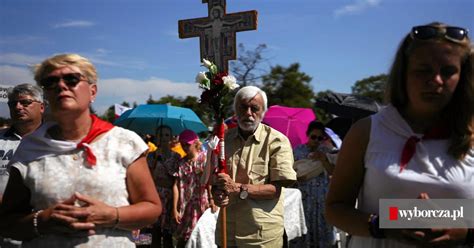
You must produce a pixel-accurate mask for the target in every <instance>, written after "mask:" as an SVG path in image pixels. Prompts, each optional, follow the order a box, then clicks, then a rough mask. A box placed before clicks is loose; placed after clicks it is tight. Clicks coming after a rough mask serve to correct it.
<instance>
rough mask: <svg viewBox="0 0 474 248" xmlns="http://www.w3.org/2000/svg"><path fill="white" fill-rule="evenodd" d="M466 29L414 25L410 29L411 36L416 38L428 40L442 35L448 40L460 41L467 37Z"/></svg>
mask: <svg viewBox="0 0 474 248" xmlns="http://www.w3.org/2000/svg"><path fill="white" fill-rule="evenodd" d="M467 33H468V30H467V29H465V28H460V27H434V26H416V27H413V28H412V30H411V37H412V38H413V39H418V40H429V39H433V38H437V37H440V36H441V37H444V38H446V39H448V40H450V41H454V42H461V41H463V40H464V39H465V38H467Z"/></svg>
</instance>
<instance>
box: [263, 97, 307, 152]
mask: <svg viewBox="0 0 474 248" xmlns="http://www.w3.org/2000/svg"><path fill="white" fill-rule="evenodd" d="M315 119H316V116H315V115H314V112H313V110H312V109H310V108H292V107H285V106H279V105H273V106H270V107H269V108H268V111H267V113H266V114H265V117H264V118H263V123H265V124H267V125H269V126H270V127H273V128H274V129H276V130H278V131H280V132H281V133H283V134H284V135H286V137H288V139H289V140H290V142H291V146H292V147H293V148H295V147H296V146H297V145H299V144H305V143H306V142H307V141H308V137H307V136H306V129H307V128H308V125H309V123H310V122H311V121H313V120H315Z"/></svg>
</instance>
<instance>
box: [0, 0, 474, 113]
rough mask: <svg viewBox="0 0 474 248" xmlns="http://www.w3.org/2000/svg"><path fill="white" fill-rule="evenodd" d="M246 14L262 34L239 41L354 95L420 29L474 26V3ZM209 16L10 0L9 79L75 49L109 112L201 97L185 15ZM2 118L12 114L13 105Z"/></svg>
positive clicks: (250, 0)
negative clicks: (95, 76) (95, 77)
mask: <svg viewBox="0 0 474 248" xmlns="http://www.w3.org/2000/svg"><path fill="white" fill-rule="evenodd" d="M246 10H257V11H258V30H257V31H246V32H240V33H238V34H237V43H244V45H245V46H246V48H247V49H249V50H252V49H254V48H255V47H256V46H257V45H258V44H262V43H264V44H266V45H267V46H268V49H267V52H266V53H265V56H266V57H267V58H269V59H270V63H271V65H282V66H288V65H290V64H291V63H295V62H299V63H300V65H301V68H300V69H301V71H302V72H304V73H306V74H308V75H310V76H311V77H312V78H313V80H312V86H313V90H314V91H315V92H318V91H324V90H327V89H329V90H333V91H337V92H350V91H351V86H352V85H353V84H354V83H355V82H356V81H357V80H360V79H363V78H366V77H368V76H372V75H377V74H380V73H386V72H387V70H388V68H389V66H390V64H391V62H392V59H393V56H394V54H395V50H396V48H397V46H398V44H399V42H400V40H401V39H402V37H403V36H404V35H405V34H406V33H408V32H409V31H410V28H411V27H412V26H414V25H420V24H426V23H429V22H432V21H435V20H436V21H441V22H445V23H448V24H451V25H454V26H462V27H465V28H468V29H470V30H473V32H474V15H473V14H472V13H473V11H474V1H473V0H257V1H256V0H228V1H227V13H232V12H238V11H246ZM206 15H207V4H203V3H202V1H201V0H81V1H75V0H74V1H73V0H61V1H57V0H41V1H38V0H0V85H16V84H19V83H24V82H29V83H33V82H34V81H33V76H32V73H31V72H30V70H29V67H28V65H32V64H35V63H38V62H40V61H42V60H43V59H45V58H46V57H49V56H51V55H53V54H59V53H70V52H72V53H79V54H81V55H83V56H85V57H87V58H89V59H91V60H92V61H93V63H95V65H96V66H97V69H98V72H99V82H98V87H99V95H98V99H97V100H96V101H95V102H94V103H93V107H94V109H96V110H97V112H98V113H99V114H103V112H104V111H105V110H106V109H107V108H108V107H109V106H110V105H113V104H114V103H121V102H123V101H128V102H130V103H132V102H134V101H136V102H137V103H138V104H143V103H145V101H146V100H147V99H148V97H149V95H150V94H151V95H152V96H153V98H154V99H159V98H160V97H162V96H165V95H174V96H183V97H184V96H187V95H195V96H198V95H200V90H199V89H198V87H197V84H196V83H194V78H195V75H196V73H197V72H198V71H202V70H203V68H200V61H199V39H198V38H191V39H185V40H180V39H179V38H178V20H180V19H189V18H197V17H204V16H206ZM472 36H473V35H472V33H471V37H472ZM238 52H239V51H237V53H238ZM0 116H3V117H7V116H8V109H7V107H6V104H5V103H0Z"/></svg>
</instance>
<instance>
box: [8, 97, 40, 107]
mask: <svg viewBox="0 0 474 248" xmlns="http://www.w3.org/2000/svg"><path fill="white" fill-rule="evenodd" d="M34 102H40V101H36V100H31V99H23V100H16V101H8V107H10V108H14V107H16V105H17V104H18V103H20V104H21V106H23V107H25V108H26V107H28V106H30V104H32V103H34Z"/></svg>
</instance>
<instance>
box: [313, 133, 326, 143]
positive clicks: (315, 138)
mask: <svg viewBox="0 0 474 248" xmlns="http://www.w3.org/2000/svg"><path fill="white" fill-rule="evenodd" d="M309 138H310V139H312V140H317V141H324V140H327V139H328V137H327V136H325V135H321V136H318V135H315V134H313V135H311V136H309Z"/></svg>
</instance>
